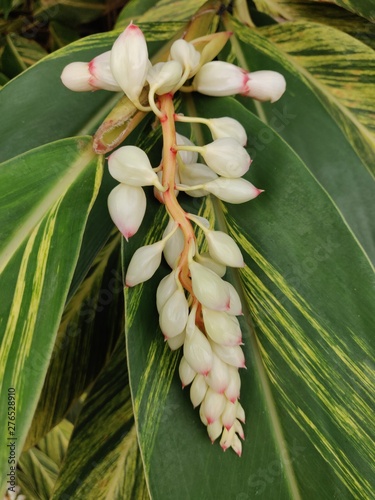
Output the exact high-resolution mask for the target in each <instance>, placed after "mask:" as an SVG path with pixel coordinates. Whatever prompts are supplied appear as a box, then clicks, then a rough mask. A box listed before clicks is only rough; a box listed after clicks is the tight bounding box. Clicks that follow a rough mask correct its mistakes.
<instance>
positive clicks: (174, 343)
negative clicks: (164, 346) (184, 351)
mask: <svg viewBox="0 0 375 500" xmlns="http://www.w3.org/2000/svg"><path fill="white" fill-rule="evenodd" d="M185 338H186V333H185V332H184V331H183V332H182V333H180V334H179V335H176V336H175V337H172V338H170V339H167V343H168V345H169V348H170V349H171V351H176V350H177V349H179V348H180V347H181V346H183V345H184V342H185Z"/></svg>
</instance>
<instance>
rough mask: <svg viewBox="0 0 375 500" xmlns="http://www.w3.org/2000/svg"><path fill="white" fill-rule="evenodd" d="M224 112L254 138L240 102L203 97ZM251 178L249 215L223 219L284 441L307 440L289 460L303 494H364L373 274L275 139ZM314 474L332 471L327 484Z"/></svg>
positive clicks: (209, 109) (212, 112) (202, 108)
mask: <svg viewBox="0 0 375 500" xmlns="http://www.w3.org/2000/svg"><path fill="white" fill-rule="evenodd" d="M222 113H224V114H226V115H229V116H230V115H232V116H233V117H236V118H237V119H240V121H241V122H242V123H244V124H246V127H247V132H248V134H249V135H251V131H253V130H254V129H255V128H256V127H259V121H258V120H257V119H256V118H255V117H253V116H252V115H250V114H249V113H247V112H246V111H244V110H243V109H242V111H241V108H240V107H237V106H235V105H234V104H233V102H230V101H227V103H223V104H221V106H220V110H218V109H217V106H215V104H214V103H213V102H212V100H210V101H209V102H207V101H203V99H201V100H198V114H203V115H204V116H215V117H216V116H221V114H222ZM276 157H277V159H278V162H277V165H275V162H274V159H275V158H276ZM250 178H251V179H252V181H253V182H254V183H255V185H257V186H260V187H262V188H263V189H265V193H264V195H262V196H261V197H260V198H259V199H257V200H256V203H253V204H251V205H250V204H249V211H250V212H247V211H246V210H244V208H243V207H242V206H237V205H228V206H227V207H225V208H224V215H225V219H226V223H227V226H228V229H229V233H230V234H231V236H232V237H233V238H234V239H235V240H236V241H237V242H238V243H239V245H240V246H241V247H242V248H243V250H244V256H245V261H246V264H247V266H248V267H246V268H245V269H244V271H241V279H242V286H243V289H244V292H245V295H246V298H247V305H248V308H249V311H250V315H251V317H252V319H253V321H254V323H255V325H256V332H257V336H258V338H259V341H260V353H261V356H262V358H263V360H264V363H265V366H266V368H267V372H268V374H269V377H270V380H271V383H272V389H273V394H274V397H275V402H276V408H277V412H278V414H279V416H280V421H281V424H282V427H283V429H284V432H285V437H286V440H287V442H288V443H289V446H291V445H292V442H293V440H294V439H298V440H299V445H300V446H302V447H305V450H304V451H303V452H302V453H301V455H302V456H301V460H300V461H298V463H297V462H296V464H295V467H294V470H295V474H296V477H297V480H298V483H299V486H300V490H301V494H302V497H303V498H305V497H307V498H309V497H310V496H311V495H312V494H314V495H317V496H319V497H320V498H332V496H333V495H334V492H336V494H337V492H338V491H340V495H339V496H340V498H352V496H354V497H359V498H367V497H368V496H369V495H371V493H370V492H371V488H372V486H371V485H372V472H371V468H372V466H371V463H372V454H373V451H372V450H371V444H370V443H371V441H372V438H373V436H372V434H373V428H372V425H371V423H370V422H371V416H370V415H371V407H372V403H373V400H372V395H371V389H370V388H371V373H370V372H371V368H370V366H371V359H372V355H373V353H372V349H371V347H370V346H371V336H372V334H371V332H372V331H373V329H374V320H373V316H372V314H371V305H370V304H371V301H372V300H373V296H374V287H373V285H372V280H373V270H372V268H371V266H370V265H369V264H368V262H367V260H366V258H365V256H364V255H363V253H362V250H361V248H360V247H359V246H358V244H357V242H356V241H355V239H354V238H353V236H352V234H351V232H350V231H349V230H348V228H347V227H346V226H345V224H344V223H343V222H342V219H341V217H340V214H339V213H338V212H337V210H336V208H335V207H334V205H333V204H331V203H330V200H329V198H328V197H327V196H326V194H325V193H324V191H323V190H321V189H320V188H319V186H318V185H317V184H316V182H315V181H314V178H313V177H312V176H310V174H309V172H308V170H307V169H306V168H305V167H304V165H303V164H302V163H301V162H300V161H299V160H298V158H297V157H296V156H294V155H293V154H292V153H291V152H290V150H289V148H288V147H286V146H285V145H284V144H283V142H282V141H281V140H280V139H279V138H278V137H277V136H275V137H274V140H273V141H272V142H270V143H269V144H268V145H267V148H265V149H264V150H263V151H262V154H261V155H259V157H258V156H257V159H256V160H255V161H254V163H253V165H252V167H251V172H250ZM291 191H292V195H291ZM250 214H251V215H250ZM249 215H250V217H249ZM317 215H318V217H317ZM312 468H313V470H314V473H313V474H312V473H311V472H312ZM308 471H309V473H308ZM307 476H308V477H307ZM316 477H321V478H325V480H324V481H322V482H321V485H320V487H319V486H318V485H317V484H316V481H315V478H316ZM330 488H331V491H330Z"/></svg>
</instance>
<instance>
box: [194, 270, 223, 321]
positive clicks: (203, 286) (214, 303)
mask: <svg viewBox="0 0 375 500" xmlns="http://www.w3.org/2000/svg"><path fill="white" fill-rule="evenodd" d="M189 269H190V275H191V280H192V286H193V292H194V295H195V296H196V298H197V299H198V300H199V302H200V303H201V304H203V305H204V306H206V307H208V308H210V309H214V310H215V311H226V310H227V309H229V307H230V295H229V289H228V287H227V286H226V282H225V281H223V280H222V279H221V278H220V277H219V276H218V275H217V274H216V273H214V271H211V269H208V268H207V267H204V266H202V265H201V264H198V263H197V262H194V261H191V262H190V264H189Z"/></svg>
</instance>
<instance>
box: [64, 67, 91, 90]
mask: <svg viewBox="0 0 375 500" xmlns="http://www.w3.org/2000/svg"><path fill="white" fill-rule="evenodd" d="M91 78H92V75H91V73H90V71H89V64H88V63H85V62H73V63H70V64H68V65H67V66H65V68H64V69H63V72H62V73H61V81H62V83H63V84H64V85H65V87H67V88H68V89H69V90H73V91H74V92H87V91H89V90H97V88H96V87H94V86H93V85H91V83H90V80H91Z"/></svg>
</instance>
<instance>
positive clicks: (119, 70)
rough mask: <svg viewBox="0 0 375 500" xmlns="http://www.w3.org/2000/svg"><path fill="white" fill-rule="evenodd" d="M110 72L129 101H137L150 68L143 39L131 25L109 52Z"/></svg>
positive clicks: (134, 26) (140, 32) (133, 25)
mask: <svg viewBox="0 0 375 500" xmlns="http://www.w3.org/2000/svg"><path fill="white" fill-rule="evenodd" d="M110 64H111V71H112V74H113V76H114V77H115V79H116V81H117V83H118V84H119V85H120V87H121V88H122V90H123V91H124V92H125V94H126V95H127V96H128V98H129V99H130V100H131V101H133V102H134V101H135V102H136V101H138V99H139V96H140V93H141V92H142V89H143V87H144V85H145V83H146V76H147V71H148V69H149V66H150V62H149V60H148V51H147V44H146V40H145V37H144V35H143V33H142V31H141V30H140V29H139V28H138V26H136V25H135V24H133V23H130V24H129V26H128V27H127V28H126V29H125V31H124V32H123V33H121V35H120V36H119V37H118V38H117V40H116V41H115V43H114V44H113V47H112V50H111V63H110Z"/></svg>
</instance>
